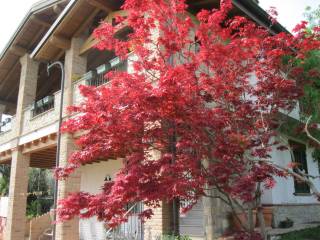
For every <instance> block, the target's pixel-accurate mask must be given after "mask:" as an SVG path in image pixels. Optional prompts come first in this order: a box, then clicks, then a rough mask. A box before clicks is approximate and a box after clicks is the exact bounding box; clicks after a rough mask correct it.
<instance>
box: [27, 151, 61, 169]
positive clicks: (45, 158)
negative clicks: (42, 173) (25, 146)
mask: <svg viewBox="0 0 320 240" xmlns="http://www.w3.org/2000/svg"><path fill="white" fill-rule="evenodd" d="M56 152H57V148H56V147H53V148H48V149H45V150H42V151H38V152H34V153H31V156H30V167H32V168H46V169H53V168H54V167H55V166H56Z"/></svg>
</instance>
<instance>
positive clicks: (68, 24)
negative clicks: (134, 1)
mask: <svg viewBox="0 0 320 240" xmlns="http://www.w3.org/2000/svg"><path fill="white" fill-rule="evenodd" d="M122 3H123V0H108V1H105V0H78V1H76V2H75V3H74V5H72V7H70V10H69V11H68V12H66V14H65V16H64V17H63V19H60V18H59V19H57V20H56V21H57V22H56V23H55V24H54V26H52V28H53V29H52V31H51V32H50V34H49V36H48V38H47V39H45V42H44V43H43V45H41V46H40V49H39V51H38V52H36V54H35V56H34V58H35V59H38V60H42V61H43V60H44V61H48V60H51V61H52V60H57V59H59V58H60V57H61V56H63V54H64V52H65V50H66V49H68V48H69V47H70V44H71V38H72V37H77V36H89V35H90V34H91V32H90V27H91V26H92V25H93V24H94V22H95V21H97V20H98V21H99V20H102V19H104V17H105V16H106V15H107V14H108V13H109V12H111V11H114V10H117V9H119V8H120V6H121V5H122ZM97 17H98V18H99V17H100V18H99V19H97ZM55 25H56V26H55ZM88 30H89V32H88Z"/></svg>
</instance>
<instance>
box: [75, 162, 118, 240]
mask: <svg viewBox="0 0 320 240" xmlns="http://www.w3.org/2000/svg"><path fill="white" fill-rule="evenodd" d="M121 165H122V162H121V161H116V160H110V161H107V162H101V163H96V164H91V165H86V166H84V167H82V168H81V187H80V189H81V191H83V192H88V193H92V194H96V193H99V192H100V190H101V187H102V185H103V183H104V179H105V177H106V176H108V175H109V176H111V177H112V178H113V177H114V176H115V174H116V173H117V172H118V170H119V169H120V168H121ZM105 239H106V236H105V227H104V224H103V223H101V222H99V221H98V220H97V219H96V218H95V217H94V218H91V219H86V220H80V240H105Z"/></svg>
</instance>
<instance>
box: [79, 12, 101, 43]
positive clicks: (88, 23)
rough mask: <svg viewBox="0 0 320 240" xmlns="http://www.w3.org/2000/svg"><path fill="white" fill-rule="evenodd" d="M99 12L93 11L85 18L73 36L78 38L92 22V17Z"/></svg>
mask: <svg viewBox="0 0 320 240" xmlns="http://www.w3.org/2000/svg"><path fill="white" fill-rule="evenodd" d="M99 11H100V9H98V8H97V9H95V10H94V11H93V12H92V13H91V14H90V16H89V17H87V18H86V19H85V20H84V22H83V23H82V24H81V26H80V27H79V28H78V30H77V31H76V33H75V36H76V37H77V36H80V35H81V34H82V32H83V31H84V30H85V29H86V28H87V27H88V26H89V25H90V23H91V22H92V20H93V19H94V17H95V16H96V15H97V14H98V12H99Z"/></svg>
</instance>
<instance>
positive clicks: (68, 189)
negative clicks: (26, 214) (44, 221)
mask: <svg viewBox="0 0 320 240" xmlns="http://www.w3.org/2000/svg"><path fill="white" fill-rule="evenodd" d="M82 44H83V40H82V39H81V38H73V39H72V41H71V47H70V49H69V50H67V51H66V55H65V87H64V104H63V105H64V109H66V107H67V106H70V105H72V99H73V81H74V80H77V79H78V78H79V77H81V76H82V75H83V74H85V73H86V68H87V59H86V57H82V56H80V55H79V51H80V48H81V46H82ZM64 117H65V118H67V117H68V116H67V112H66V111H64ZM74 150H75V146H74V140H73V138H72V136H71V135H68V134H63V135H62V137H61V145H60V161H59V166H60V167H63V166H65V165H66V164H67V160H68V157H69V156H70V154H71V153H72V152H73V151H74ZM80 181H81V171H80V170H77V171H76V172H75V173H74V174H72V175H71V176H70V177H69V178H68V179H67V180H65V181H59V183H58V202H59V200H61V199H63V198H65V197H67V196H68V194H69V193H72V192H78V191H80ZM55 239H57V240H79V219H78V218H76V219H73V220H71V221H67V222H64V223H58V224H57V225H56V238H55Z"/></svg>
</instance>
